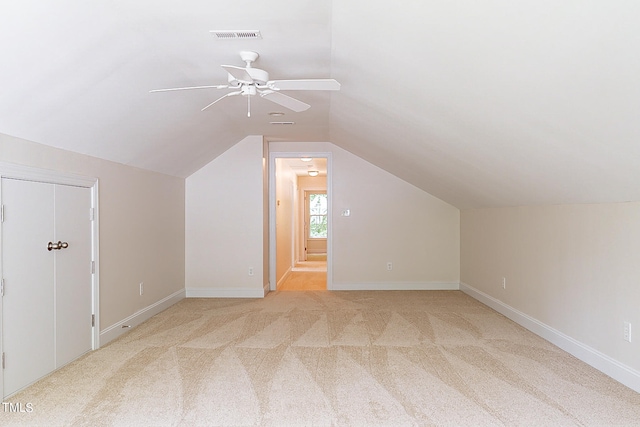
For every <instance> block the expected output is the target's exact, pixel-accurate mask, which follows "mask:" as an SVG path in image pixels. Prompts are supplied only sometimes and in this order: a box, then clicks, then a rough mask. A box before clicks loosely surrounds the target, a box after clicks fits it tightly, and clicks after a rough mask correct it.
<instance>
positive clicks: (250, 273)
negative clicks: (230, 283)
mask: <svg viewBox="0 0 640 427" xmlns="http://www.w3.org/2000/svg"><path fill="white" fill-rule="evenodd" d="M249 276H253V267H249Z"/></svg>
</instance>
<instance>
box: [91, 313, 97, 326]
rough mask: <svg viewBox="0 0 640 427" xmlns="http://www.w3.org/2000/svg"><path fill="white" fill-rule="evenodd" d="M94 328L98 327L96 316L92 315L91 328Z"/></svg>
mask: <svg viewBox="0 0 640 427" xmlns="http://www.w3.org/2000/svg"><path fill="white" fill-rule="evenodd" d="M94 326H96V315H95V314H92V315H91V327H92V328H93V327H94Z"/></svg>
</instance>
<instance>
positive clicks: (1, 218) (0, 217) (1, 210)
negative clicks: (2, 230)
mask: <svg viewBox="0 0 640 427" xmlns="http://www.w3.org/2000/svg"><path fill="white" fill-rule="evenodd" d="M0 222H4V205H2V206H0Z"/></svg>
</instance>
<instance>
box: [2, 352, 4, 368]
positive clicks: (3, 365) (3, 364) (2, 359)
mask: <svg viewBox="0 0 640 427" xmlns="http://www.w3.org/2000/svg"><path fill="white" fill-rule="evenodd" d="M2 369H4V351H3V352H2Z"/></svg>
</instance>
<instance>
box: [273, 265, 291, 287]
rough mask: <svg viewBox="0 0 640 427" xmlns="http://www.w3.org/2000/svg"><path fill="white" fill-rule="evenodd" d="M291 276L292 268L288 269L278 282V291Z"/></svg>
mask: <svg viewBox="0 0 640 427" xmlns="http://www.w3.org/2000/svg"><path fill="white" fill-rule="evenodd" d="M290 274H291V267H289V268H288V269H287V271H285V273H284V274H283V275H282V277H281V278H280V280H278V283H276V289H278V288H279V287H280V285H282V283H283V282H284V281H285V280H287V278H288V277H289V275H290Z"/></svg>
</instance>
